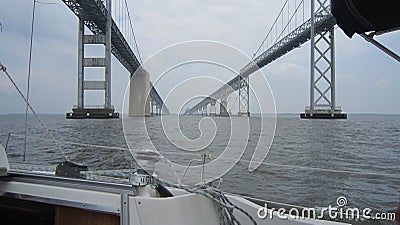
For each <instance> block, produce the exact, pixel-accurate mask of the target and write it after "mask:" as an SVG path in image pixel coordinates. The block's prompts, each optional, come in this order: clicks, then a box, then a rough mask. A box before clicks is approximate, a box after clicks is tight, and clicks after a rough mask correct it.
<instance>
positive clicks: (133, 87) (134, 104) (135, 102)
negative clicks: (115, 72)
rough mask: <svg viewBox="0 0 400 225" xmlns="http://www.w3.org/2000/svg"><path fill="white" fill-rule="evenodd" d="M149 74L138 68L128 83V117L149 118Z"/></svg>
mask: <svg viewBox="0 0 400 225" xmlns="http://www.w3.org/2000/svg"><path fill="white" fill-rule="evenodd" d="M150 90H151V88H150V74H149V73H148V72H147V71H146V70H144V69H142V68H139V69H138V70H137V71H136V72H135V74H131V79H130V83H129V116H151V112H150Z"/></svg>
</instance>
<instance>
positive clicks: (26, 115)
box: [23, 0, 36, 162]
mask: <svg viewBox="0 0 400 225" xmlns="http://www.w3.org/2000/svg"><path fill="white" fill-rule="evenodd" d="M35 7H36V0H33V7H32V24H31V37H30V38H31V40H30V41H31V42H30V46H29V63H28V80H27V86H26V100H27V102H26V108H25V138H24V156H23V161H24V162H25V159H26V136H27V132H28V102H29V89H30V80H31V66H32V46H33V30H34V29H33V28H34V24H35Z"/></svg>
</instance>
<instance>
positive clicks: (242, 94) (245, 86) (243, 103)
mask: <svg viewBox="0 0 400 225" xmlns="http://www.w3.org/2000/svg"><path fill="white" fill-rule="evenodd" d="M238 81H239V112H238V115H239V116H250V99H249V98H250V95H249V90H250V87H249V76H246V77H242V76H239V79H238Z"/></svg>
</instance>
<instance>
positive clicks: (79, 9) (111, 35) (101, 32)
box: [62, 0, 169, 118]
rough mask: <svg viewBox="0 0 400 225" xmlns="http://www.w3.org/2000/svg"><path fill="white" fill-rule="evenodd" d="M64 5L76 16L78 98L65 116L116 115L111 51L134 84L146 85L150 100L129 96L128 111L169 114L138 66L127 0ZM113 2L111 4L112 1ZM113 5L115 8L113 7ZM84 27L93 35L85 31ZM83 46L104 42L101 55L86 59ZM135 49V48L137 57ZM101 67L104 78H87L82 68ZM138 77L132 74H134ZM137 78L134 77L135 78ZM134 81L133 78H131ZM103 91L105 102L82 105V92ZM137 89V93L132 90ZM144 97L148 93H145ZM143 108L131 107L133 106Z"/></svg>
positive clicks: (67, 1)
mask: <svg viewBox="0 0 400 225" xmlns="http://www.w3.org/2000/svg"><path fill="white" fill-rule="evenodd" d="M62 1H63V2H64V3H65V5H67V6H68V8H69V9H71V11H72V12H73V13H74V14H75V15H76V16H77V17H78V18H79V30H78V95H77V96H78V99H77V105H76V106H74V107H73V109H72V112H68V113H67V114H66V117H67V118H117V117H119V114H118V113H117V112H115V110H114V107H113V106H112V105H111V54H113V55H114V56H115V57H116V58H117V59H118V61H119V62H120V63H121V64H122V65H123V66H124V67H125V68H126V70H127V71H128V72H129V73H130V76H131V80H134V81H135V84H139V85H140V86H142V87H147V88H146V89H147V90H146V91H148V92H149V96H150V99H147V98H145V99H143V98H132V100H136V101H134V102H133V103H132V109H131V108H130V110H129V111H130V114H132V115H134V116H147V115H151V114H161V113H165V114H168V113H169V110H168V108H167V107H166V105H165V104H164V102H163V100H162V98H161V97H160V95H159V94H158V92H157V90H156V89H155V88H154V86H153V85H152V83H151V82H146V81H147V80H149V78H148V76H149V74H148V73H147V72H146V71H145V70H144V69H143V68H142V67H141V66H140V65H141V64H142V60H141V58H140V53H139V49H138V47H137V44H136V38H135V34H134V30H133V26H132V20H131V18H130V13H129V8H128V5H127V1H126V0H114V1H113V2H112V1H111V0H107V1H102V0H62ZM113 3H114V4H113ZM112 5H114V8H112ZM85 26H86V27H87V28H88V29H89V30H90V31H91V32H92V34H85ZM85 45H104V52H105V53H104V57H96V58H85V57H84V51H85ZM134 50H136V55H137V56H138V57H136V55H135V52H134ZM93 67H95V68H104V71H105V74H104V80H86V79H85V76H84V75H85V70H86V69H90V68H93ZM135 73H136V74H137V76H134V74H135ZM136 78H137V79H136ZM132 82H133V81H132ZM93 90H104V105H100V106H98V105H97V106H96V105H95V106H93V105H85V91H93ZM131 91H132V93H130V96H136V95H139V94H143V93H139V91H136V90H134V89H133V88H131ZM135 91H136V93H135ZM146 96H147V94H146ZM133 108H134V109H142V110H134V109H133Z"/></svg>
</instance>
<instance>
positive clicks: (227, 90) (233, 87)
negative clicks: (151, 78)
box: [185, 14, 336, 115]
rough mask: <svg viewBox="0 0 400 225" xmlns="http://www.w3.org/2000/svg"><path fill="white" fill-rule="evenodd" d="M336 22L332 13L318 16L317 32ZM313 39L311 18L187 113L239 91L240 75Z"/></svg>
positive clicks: (243, 75) (244, 74) (257, 68)
mask: <svg viewBox="0 0 400 225" xmlns="http://www.w3.org/2000/svg"><path fill="white" fill-rule="evenodd" d="M335 24H336V20H335V17H334V16H333V15H332V14H329V15H324V16H321V15H320V16H318V15H317V16H316V22H315V33H319V32H322V31H324V30H327V29H330V28H331V27H333V26H334V25H335ZM310 39H311V19H309V20H307V21H306V22H304V23H303V24H302V25H300V26H299V27H298V28H296V29H295V30H293V31H292V32H291V33H289V34H288V35H287V36H285V37H283V38H282V39H281V40H280V41H278V42H277V43H276V44H274V45H273V46H271V47H270V48H269V49H267V50H266V51H265V52H263V53H261V54H260V55H259V56H258V57H257V58H255V59H254V61H251V62H250V63H248V64H247V65H246V66H244V67H243V68H242V69H241V70H240V74H239V75H237V76H236V77H234V78H233V79H232V80H230V81H229V82H228V83H227V84H225V85H224V86H222V87H221V88H220V89H218V90H216V91H215V92H213V93H212V94H211V95H210V97H207V98H205V99H203V100H202V101H200V102H199V103H197V104H196V105H195V106H193V107H192V108H190V109H189V110H188V111H187V112H185V114H186V115H189V114H193V113H195V112H197V111H198V110H199V109H201V108H203V107H205V106H206V105H208V104H210V102H212V101H215V99H219V98H221V96H225V97H226V96H228V95H229V94H231V93H232V92H234V91H237V90H238V89H239V88H240V86H239V85H237V84H238V83H239V82H238V81H239V80H240V77H248V76H249V75H251V74H252V73H254V72H256V71H257V70H259V69H261V68H262V67H264V66H266V65H268V64H270V63H272V62H273V61H275V60H277V59H278V58H280V57H282V56H283V55H285V54H287V53H289V52H290V51H292V50H293V49H296V48H297V47H299V46H300V45H302V44H304V43H305V42H307V41H308V40H310Z"/></svg>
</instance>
